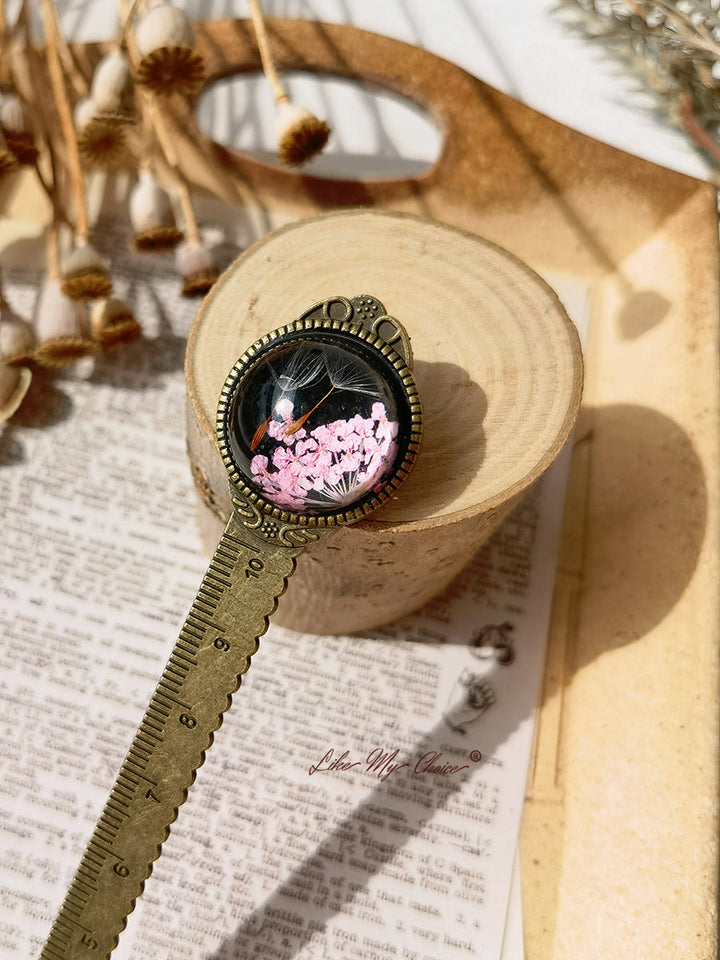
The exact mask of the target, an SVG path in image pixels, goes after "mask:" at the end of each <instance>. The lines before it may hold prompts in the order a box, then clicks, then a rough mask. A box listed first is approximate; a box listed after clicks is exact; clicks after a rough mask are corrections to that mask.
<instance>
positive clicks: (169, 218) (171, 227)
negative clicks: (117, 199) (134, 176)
mask: <svg viewBox="0 0 720 960" xmlns="http://www.w3.org/2000/svg"><path fill="white" fill-rule="evenodd" d="M128 208H129V213H130V223H131V224H132V227H133V230H134V232H135V234H134V236H133V239H132V246H133V247H134V249H135V250H141V251H146V252H148V253H164V252H166V251H167V250H174V249H175V247H177V245H178V244H179V243H180V242H181V241H182V239H183V233H182V230H178V228H177V224H176V222H175V211H174V210H173V206H172V203H171V201H170V196H169V194H168V192H167V190H164V189H163V188H162V187H161V186H160V184H159V183H158V182H157V180H156V179H155V176H154V175H153V174H152V173H151V172H150V171H149V170H144V171H143V172H142V173H141V174H140V179H139V180H138V182H137V183H136V184H135V186H134V187H133V188H132V190H131V191H130V196H129V197H128Z"/></svg>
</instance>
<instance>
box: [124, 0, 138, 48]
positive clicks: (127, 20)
mask: <svg viewBox="0 0 720 960" xmlns="http://www.w3.org/2000/svg"><path fill="white" fill-rule="evenodd" d="M140 3H141V0H131V3H130V5H129V6H128V8H127V10H125V4H124V3H122V2H119V4H118V7H119V14H120V20H121V22H122V28H121V30H120V47H121V48H124V49H125V50H127V48H128V31H129V30H130V29H131V28H132V22H133V17H134V16H135V14H136V13H137V12H138V10H139V8H140Z"/></svg>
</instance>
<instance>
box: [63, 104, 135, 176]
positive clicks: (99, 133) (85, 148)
mask: <svg viewBox="0 0 720 960" xmlns="http://www.w3.org/2000/svg"><path fill="white" fill-rule="evenodd" d="M74 120H75V129H76V131H77V140H78V149H79V150H80V155H81V156H82V158H83V160H84V161H85V162H86V163H87V164H88V165H90V166H93V165H94V166H111V165H112V164H114V163H116V162H117V161H118V160H119V159H120V157H121V156H122V155H123V153H124V152H125V130H124V128H123V125H122V124H121V123H117V122H116V121H115V120H112V119H108V117H107V116H102V115H101V114H100V112H99V110H98V107H97V105H96V104H95V101H94V100H93V99H92V98H91V97H83V98H82V99H80V100H78V102H77V103H76V104H75V111H74Z"/></svg>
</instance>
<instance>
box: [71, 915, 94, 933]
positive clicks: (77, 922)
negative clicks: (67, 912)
mask: <svg viewBox="0 0 720 960" xmlns="http://www.w3.org/2000/svg"><path fill="white" fill-rule="evenodd" d="M67 921H68V923H72V924H74V925H75V926H76V927H80V929H81V930H84V931H85V933H92V931H91V930H90V928H89V927H85V926H83V924H82V923H80V921H79V920H73V918H72V917H68V918H67Z"/></svg>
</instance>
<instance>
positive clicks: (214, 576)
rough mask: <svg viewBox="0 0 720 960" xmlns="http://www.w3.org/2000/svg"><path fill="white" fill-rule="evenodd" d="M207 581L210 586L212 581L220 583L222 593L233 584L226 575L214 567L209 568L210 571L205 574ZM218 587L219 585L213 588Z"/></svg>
mask: <svg viewBox="0 0 720 960" xmlns="http://www.w3.org/2000/svg"><path fill="white" fill-rule="evenodd" d="M205 581H206V583H207V584H208V586H209V585H210V581H212V583H213V584H215V583H219V584H220V593H223V592H224V591H225V590H229V589H230V588H231V587H232V584H231V583H230V581H229V580H226V579H225V577H223V576H221V575H220V572H218V573H216V572H215V571H214V570H212V569H210V570H208V572H207V573H206V574H205ZM217 589H218V588H217V587H213V590H217Z"/></svg>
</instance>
